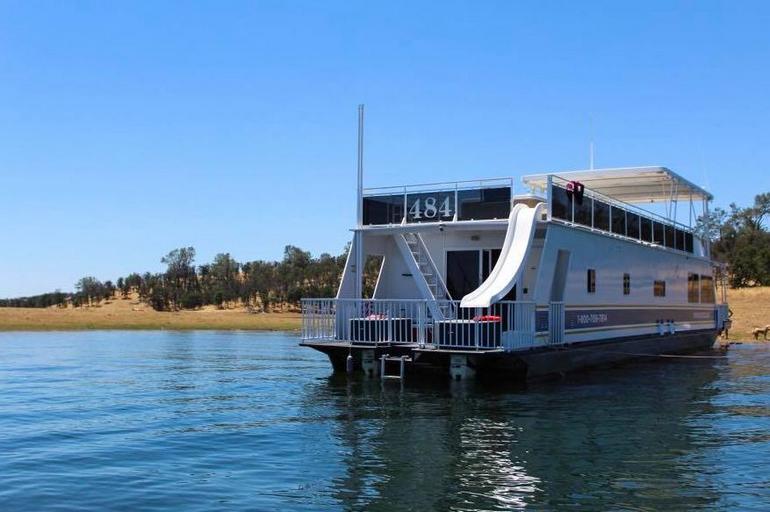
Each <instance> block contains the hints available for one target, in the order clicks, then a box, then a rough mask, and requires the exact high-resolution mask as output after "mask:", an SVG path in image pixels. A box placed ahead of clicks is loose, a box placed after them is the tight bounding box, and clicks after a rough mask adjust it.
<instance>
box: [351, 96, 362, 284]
mask: <svg viewBox="0 0 770 512" xmlns="http://www.w3.org/2000/svg"><path fill="white" fill-rule="evenodd" d="M357 164H358V165H357V172H358V179H357V186H356V235H355V243H354V244H353V245H354V250H355V258H356V259H355V262H356V276H355V277H356V280H355V283H356V286H355V298H356V299H362V298H363V295H364V247H363V241H364V240H363V238H364V237H363V231H362V229H363V226H364V105H363V104H361V105H358V162H357Z"/></svg>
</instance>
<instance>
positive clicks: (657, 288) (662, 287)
mask: <svg viewBox="0 0 770 512" xmlns="http://www.w3.org/2000/svg"><path fill="white" fill-rule="evenodd" d="M652 293H653V294H654V295H655V296H656V297H665V296H666V282H665V281H655V283H654V284H653V287H652Z"/></svg>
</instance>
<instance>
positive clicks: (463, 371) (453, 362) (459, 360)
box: [449, 354, 476, 380]
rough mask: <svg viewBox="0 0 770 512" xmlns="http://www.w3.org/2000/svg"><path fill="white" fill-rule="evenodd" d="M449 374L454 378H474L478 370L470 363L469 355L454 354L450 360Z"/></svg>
mask: <svg viewBox="0 0 770 512" xmlns="http://www.w3.org/2000/svg"><path fill="white" fill-rule="evenodd" d="M449 375H451V376H452V379H454V380H465V379H470V378H473V377H474V376H475V375H476V370H474V369H473V368H471V367H470V366H469V365H468V356H466V355H463V354H452V355H451V356H450V360H449Z"/></svg>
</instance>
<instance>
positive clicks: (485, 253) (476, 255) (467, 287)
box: [446, 249, 516, 300]
mask: <svg viewBox="0 0 770 512" xmlns="http://www.w3.org/2000/svg"><path fill="white" fill-rule="evenodd" d="M498 258H500V249H474V250H469V251H447V253H446V285H447V289H448V290H449V294H450V295H451V296H452V299H454V300H461V299H462V298H463V297H464V296H466V295H468V294H469V293H471V292H472V291H473V290H475V289H476V288H478V287H479V286H480V285H481V283H482V282H484V280H485V279H486V278H487V277H489V274H490V273H491V272H492V269H493V268H495V265H496V264H497V260H498ZM503 300H516V287H515V286H514V287H513V289H512V290H511V291H510V292H508V294H507V295H506V296H505V297H504V298H503Z"/></svg>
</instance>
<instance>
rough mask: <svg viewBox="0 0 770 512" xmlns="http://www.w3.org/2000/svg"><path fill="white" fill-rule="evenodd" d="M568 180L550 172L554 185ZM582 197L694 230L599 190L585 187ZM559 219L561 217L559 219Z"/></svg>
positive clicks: (680, 228) (559, 184)
mask: <svg viewBox="0 0 770 512" xmlns="http://www.w3.org/2000/svg"><path fill="white" fill-rule="evenodd" d="M569 182H570V180H568V179H567V178H562V177H561V176H559V175H558V174H552V175H551V183H552V184H553V185H556V186H557V187H560V188H563V189H564V188H566V187H567V184H568V183H569ZM584 197H588V198H591V199H597V200H599V201H601V202H603V203H606V204H608V205H610V206H614V207H616V208H620V209H622V210H625V211H627V212H631V213H633V214H635V215H639V216H641V217H647V218H649V219H652V220H653V221H654V222H658V223H660V224H663V225H669V226H671V227H674V228H676V229H679V230H681V231H685V232H689V233H694V232H695V230H694V229H693V228H692V227H691V226H687V225H685V224H683V223H681V222H679V221H677V220H676V219H672V218H670V217H665V216H663V215H660V214H658V213H655V212H653V211H650V210H646V209H644V208H640V207H639V206H636V205H634V204H631V203H627V202H625V201H621V200H620V199H616V198H614V197H610V196H607V195H604V194H602V193H601V192H596V191H595V190H591V189H589V188H588V187H586V188H585V192H584ZM559 220H561V219H559ZM567 222H574V221H567Z"/></svg>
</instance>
